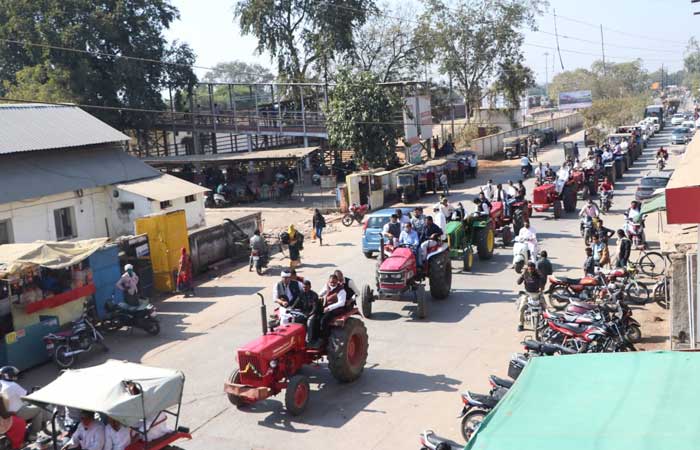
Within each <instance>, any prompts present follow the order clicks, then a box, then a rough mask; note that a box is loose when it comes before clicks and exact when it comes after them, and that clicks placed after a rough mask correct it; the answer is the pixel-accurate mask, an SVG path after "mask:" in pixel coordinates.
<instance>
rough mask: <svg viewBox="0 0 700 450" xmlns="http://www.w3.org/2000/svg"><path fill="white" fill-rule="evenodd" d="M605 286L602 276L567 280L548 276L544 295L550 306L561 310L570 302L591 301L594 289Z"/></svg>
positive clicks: (593, 296) (566, 278)
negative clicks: (547, 297)
mask: <svg viewBox="0 0 700 450" xmlns="http://www.w3.org/2000/svg"><path fill="white" fill-rule="evenodd" d="M604 284H605V279H604V278H603V277H602V274H600V273H599V274H597V275H596V276H593V277H583V278H568V277H557V276H554V275H550V277H549V288H548V289H547V292H546V294H547V295H548V296H549V302H550V304H551V305H552V306H553V307H554V308H555V309H558V310H562V309H564V308H565V307H566V305H567V304H569V302H571V301H572V300H584V301H585V300H591V299H594V298H595V292H596V288H597V287H599V286H602V285H604Z"/></svg>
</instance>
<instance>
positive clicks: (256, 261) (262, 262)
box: [250, 247, 270, 275]
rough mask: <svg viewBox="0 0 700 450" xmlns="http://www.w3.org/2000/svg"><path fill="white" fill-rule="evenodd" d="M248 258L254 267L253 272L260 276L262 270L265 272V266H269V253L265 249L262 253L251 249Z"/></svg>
mask: <svg viewBox="0 0 700 450" xmlns="http://www.w3.org/2000/svg"><path fill="white" fill-rule="evenodd" d="M250 258H251V259H252V261H253V265H254V266H255V272H256V273H257V274H258V275H262V274H263V270H265V269H266V268H267V265H268V264H270V252H269V251H268V249H267V247H266V248H265V249H263V250H262V251H259V250H255V249H251V250H250Z"/></svg>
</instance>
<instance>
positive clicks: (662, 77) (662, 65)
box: [661, 63, 664, 90]
mask: <svg viewBox="0 0 700 450" xmlns="http://www.w3.org/2000/svg"><path fill="white" fill-rule="evenodd" d="M663 89H664V64H663V63H661V90H663Z"/></svg>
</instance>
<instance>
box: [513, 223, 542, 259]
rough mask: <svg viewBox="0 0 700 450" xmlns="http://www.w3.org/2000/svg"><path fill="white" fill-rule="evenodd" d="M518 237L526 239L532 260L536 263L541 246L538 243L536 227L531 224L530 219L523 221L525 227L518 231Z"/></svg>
mask: <svg viewBox="0 0 700 450" xmlns="http://www.w3.org/2000/svg"><path fill="white" fill-rule="evenodd" d="M518 237H521V238H522V239H523V240H524V241H525V243H526V244H527V248H528V250H529V251H530V260H531V261H532V262H534V263H536V262H537V253H538V246H539V244H538V243H537V231H536V230H535V228H534V227H532V226H530V221H529V220H526V221H525V222H523V227H522V228H521V229H520V231H519V232H518Z"/></svg>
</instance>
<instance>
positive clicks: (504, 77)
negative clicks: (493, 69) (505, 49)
mask: <svg viewBox="0 0 700 450" xmlns="http://www.w3.org/2000/svg"><path fill="white" fill-rule="evenodd" d="M523 60H524V58H523V57H522V55H516V57H515V59H511V58H508V59H506V60H504V61H502V62H501V63H499V65H498V69H497V70H498V79H497V80H496V83H495V86H494V87H495V89H496V91H497V92H500V93H501V94H503V96H504V97H505V99H506V100H507V101H508V103H509V104H510V107H511V109H519V108H520V99H521V97H522V96H523V94H525V93H526V92H527V90H528V89H529V88H531V87H534V86H535V74H534V73H533V72H532V69H530V68H529V67H527V66H525V65H524V64H523Z"/></svg>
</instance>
